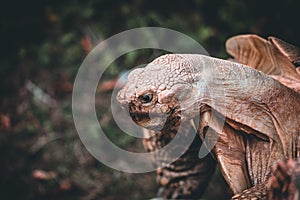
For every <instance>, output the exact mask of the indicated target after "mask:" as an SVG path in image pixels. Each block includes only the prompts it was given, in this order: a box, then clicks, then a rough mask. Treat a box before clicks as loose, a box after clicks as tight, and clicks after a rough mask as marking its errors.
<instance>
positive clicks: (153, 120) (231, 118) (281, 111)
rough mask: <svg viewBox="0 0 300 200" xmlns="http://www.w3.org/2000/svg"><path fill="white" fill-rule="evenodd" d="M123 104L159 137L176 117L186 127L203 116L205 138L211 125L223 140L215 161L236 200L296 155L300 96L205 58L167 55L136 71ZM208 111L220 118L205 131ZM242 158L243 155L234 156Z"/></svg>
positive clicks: (270, 80) (243, 68) (262, 77)
mask: <svg viewBox="0 0 300 200" xmlns="http://www.w3.org/2000/svg"><path fill="white" fill-rule="evenodd" d="M118 100H119V102H120V103H121V104H122V105H123V107H124V108H126V109H128V110H129V112H130V115H131V117H132V119H133V120H134V121H135V122H136V123H137V124H138V125H140V126H142V127H144V128H147V129H151V130H154V131H159V130H160V129H164V127H166V126H167V127H168V126H172V125H171V124H167V123H165V121H167V122H168V119H170V118H172V117H174V116H177V117H179V118H180V121H181V122H183V123H185V122H187V121H190V120H192V119H195V118H196V117H197V116H198V115H199V114H200V122H199V129H198V132H199V134H200V137H201V138H204V136H205V135H207V136H208V135H210V134H211V132H207V131H206V130H207V129H206V128H205V127H211V123H212V132H213V133H218V134H220V135H219V136H220V137H219V139H218V140H217V144H216V146H215V148H214V154H215V155H216V157H217V160H218V163H219V165H220V166H221V169H222V173H223V175H224V177H225V179H226V180H227V182H228V183H229V185H230V187H231V189H232V190H233V192H234V193H235V194H236V193H240V192H242V191H243V190H245V189H249V187H253V188H254V189H255V188H256V187H258V186H259V185H261V184H264V183H265V182H266V181H267V179H268V178H269V177H270V175H271V172H272V166H273V165H274V164H275V163H276V162H278V160H282V159H285V158H290V157H292V155H295V152H296V151H297V149H295V146H294V145H293V144H294V143H295V142H294V141H295V140H296V138H297V137H298V136H299V134H300V117H299V113H300V95H299V94H298V93H297V92H295V91H293V90H291V89H289V88H287V87H285V86H283V85H282V84H280V83H279V82H277V81H275V80H274V79H273V78H271V77H269V76H267V75H265V74H263V73H261V72H258V71H256V70H254V69H252V68H250V67H247V66H245V65H241V64H237V63H233V62H229V61H224V60H220V59H216V58H211V57H207V56H203V55H192V54H172V55H171V54H169V55H164V56H161V57H159V58H157V59H155V60H154V61H153V62H152V63H150V64H149V65H147V66H146V67H145V68H142V69H136V70H133V71H132V72H131V73H130V75H129V77H128V83H127V84H126V86H125V87H124V88H123V89H122V90H121V91H120V92H119V94H118ZM283 105H284V106H283ZM205 108H208V109H205ZM210 109H211V110H212V111H215V112H216V113H217V115H216V116H215V115H212V117H211V118H209V119H208V121H207V124H206V123H205V122H203V116H205V115H204V114H205V113H209V112H211V111H210ZM219 116H221V118H222V117H225V125H224V127H225V129H222V128H221V129H220V128H219V126H220V124H222V121H218V120H219ZM201 120H202V121H201ZM226 127H227V128H226ZM162 132H163V131H162ZM163 133H164V132H163ZM167 134H168V133H167ZM235 134H237V135H240V136H237V137H235V136H234V135H235ZM232 138H233V140H232ZM237 143H238V145H237ZM239 150H240V151H241V152H244V153H242V154H240V155H239V156H235V152H237V151H239ZM230 155H232V156H231V157H232V160H230V159H229V158H230ZM239 179H240V180H243V181H244V183H243V184H240V183H239V182H238V181H236V180H239ZM250 190H251V189H250ZM263 193H265V192H263ZM262 197H263V198H265V196H264V195H262Z"/></svg>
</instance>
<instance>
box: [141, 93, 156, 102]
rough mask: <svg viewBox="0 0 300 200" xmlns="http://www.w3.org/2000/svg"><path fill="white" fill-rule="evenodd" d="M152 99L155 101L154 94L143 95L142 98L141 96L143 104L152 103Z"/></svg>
mask: <svg viewBox="0 0 300 200" xmlns="http://www.w3.org/2000/svg"><path fill="white" fill-rule="evenodd" d="M152 99H153V94H150V93H146V94H142V95H141V96H139V100H140V101H141V102H142V103H149V102H151V101H152Z"/></svg>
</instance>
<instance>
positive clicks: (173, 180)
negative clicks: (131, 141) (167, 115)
mask: <svg viewBox="0 0 300 200" xmlns="http://www.w3.org/2000/svg"><path fill="white" fill-rule="evenodd" d="M180 126H184V128H183V130H184V131H185V132H186V133H185V134H191V133H190V132H191V130H192V129H193V128H194V127H193V126H192V124H191V122H183V123H181V124H180ZM177 127H178V126H175V125H174V126H169V128H168V129H163V130H162V131H160V132H158V133H156V134H155V135H154V132H153V131H149V130H146V129H145V132H144V133H145V134H151V135H153V136H152V137H150V138H145V139H144V147H145V149H146V150H147V151H155V150H157V149H160V148H163V147H164V146H165V145H167V144H168V143H169V142H170V141H171V140H172V139H173V138H174V136H175V135H176V133H177V130H178V128H177ZM192 134H194V133H192ZM201 145H202V142H201V140H200V138H199V136H196V137H195V139H194V141H193V143H192V144H191V145H190V147H189V148H188V149H187V150H186V151H185V152H184V154H183V155H182V156H180V158H179V159H177V160H176V161H174V162H172V163H168V159H169V157H168V156H169V155H168V154H164V155H159V156H157V157H155V158H153V161H154V164H155V163H158V162H160V163H163V164H164V167H158V168H157V183H158V185H159V186H160V189H159V191H158V196H159V197H161V198H163V199H198V198H200V197H201V196H202V194H203V193H204V191H205V189H206V187H207V185H208V182H209V180H210V178H211V176H212V174H213V173H214V170H215V166H216V162H215V160H214V159H213V158H212V156H211V155H208V156H206V157H205V158H203V159H200V158H199V156H198V154H199V149H200V147H201ZM175 148H182V147H175Z"/></svg>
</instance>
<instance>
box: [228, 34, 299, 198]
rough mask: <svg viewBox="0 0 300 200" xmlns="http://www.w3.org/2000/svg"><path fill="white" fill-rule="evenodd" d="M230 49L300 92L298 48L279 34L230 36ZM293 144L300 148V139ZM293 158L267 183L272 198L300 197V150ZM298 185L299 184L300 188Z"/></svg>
mask: <svg viewBox="0 0 300 200" xmlns="http://www.w3.org/2000/svg"><path fill="white" fill-rule="evenodd" d="M226 49H227V51H228V52H229V54H231V55H232V56H233V57H234V60H235V61H236V62H239V63H243V64H246V65H248V66H250V67H252V68H254V69H257V70H260V71H262V72H264V73H266V74H269V75H271V76H272V77H273V78H274V79H276V80H278V81H279V82H281V83H282V84H284V85H286V86H287V87H289V88H291V89H293V90H295V91H297V92H299V91H300V78H299V77H300V76H299V75H300V67H299V66H300V49H299V48H298V47H296V46H294V45H292V44H289V43H287V42H284V41H282V40H280V39H278V38H276V37H268V40H265V39H263V38H261V37H259V36H257V35H251V34H248V35H238V36H234V37H232V38H229V39H228V40H227V42H226ZM293 146H294V147H295V148H296V149H299V138H298V139H296V140H294V141H293ZM291 157H292V158H297V159H296V160H292V159H289V160H288V161H287V162H286V161H281V162H279V163H278V164H277V165H275V167H274V168H275V170H274V173H273V174H272V177H271V178H270V179H269V180H268V183H267V186H268V199H299V189H300V188H299V185H300V181H299V178H297V177H299V173H300V164H299V163H300V159H299V152H298V151H292V156H291ZM295 177H296V178H295ZM295 185H298V188H297V187H295ZM254 192H255V191H254ZM238 196H241V195H238Z"/></svg>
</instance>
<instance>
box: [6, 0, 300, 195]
mask: <svg viewBox="0 0 300 200" xmlns="http://www.w3.org/2000/svg"><path fill="white" fill-rule="evenodd" d="M299 7H300V2H299V1H296V0H294V1H292V0H285V1H279V0H274V1H261V0H252V1H249V0H248V1H243V2H242V1H240V0H225V1H217V0H191V1H180V0H173V1H166V0H160V1H157V0H153V1H138V0H127V1H124V0H122V1H121V0H115V1H113V0H90V1H79V0H64V1H61V0H39V1H37V0H28V1H21V0H19V1H18V0H11V1H7V2H5V4H4V3H3V4H2V6H1V8H0V10H1V11H0V20H1V23H0V33H1V35H0V36H1V39H0V40H1V43H0V44H1V46H2V48H3V49H2V50H1V54H0V76H1V77H0V156H1V159H0V199H24V200H26V199H42V200H44V199H84V200H92V199H109V200H110V199H132V200H134V199H149V198H151V197H154V196H155V193H156V189H157V188H156V185H155V176H154V173H146V174H128V173H122V172H118V171H115V170H112V169H109V168H108V167H106V166H104V165H102V164H101V163H99V162H98V161H96V160H95V159H94V158H93V157H91V156H90V155H89V153H88V152H87V151H86V150H85V148H84V147H83V145H82V144H81V141H80V140H79V138H78V136H77V133H76V131H75V128H74V124H73V119H72V113H71V94H72V87H73V81H74V78H75V75H76V72H77V70H78V68H79V66H80V64H81V62H82V61H83V59H84V58H85V56H86V55H87V54H88V52H89V51H90V50H91V49H92V48H93V47H94V46H95V45H96V44H97V43H98V42H101V41H102V40H105V39H106V38H108V37H110V36H112V35H114V34H117V33H119V32H121V31H125V30H128V29H131V28H137V27H144V26H157V27H164V28H170V29H174V30H177V31H180V32H182V33H184V34H187V35H188V36H190V37H192V38H194V39H195V40H196V41H198V42H199V43H200V44H202V46H203V47H204V48H205V49H206V50H207V51H208V52H209V53H210V55H212V56H216V57H221V58H227V54H226V52H225V49H224V44H225V41H226V39H227V38H229V37H230V36H233V35H237V34H242V33H256V34H258V35H261V36H263V37H267V36H270V35H272V36H277V37H279V38H281V39H283V40H285V41H287V42H289V43H292V44H295V45H296V46H299V44H300V37H298V35H299V30H300V27H299V22H298V20H299ZM147 55H151V54H149V52H146V53H145V52H143V53H139V52H135V53H131V54H128V55H124V56H123V57H122V58H120V59H119V60H118V61H117V63H116V64H115V65H118V67H114V66H113V65H112V66H111V67H110V68H109V70H108V71H107V76H106V77H107V82H106V83H105V84H103V85H102V86H99V93H101V95H97V96H96V104H97V105H96V107H97V108H98V109H97V110H98V112H99V113H101V116H102V117H101V119H99V121H100V122H101V124H102V125H103V126H104V129H105V131H106V133H109V137H110V138H111V140H113V141H114V142H115V143H116V144H117V145H119V146H121V147H123V148H128V149H141V141H139V140H135V139H134V138H132V137H129V136H126V135H124V134H120V133H119V130H118V129H117V128H116V126H115V124H114V122H113V120H112V116H111V113H110V110H109V109H108V108H107V107H103V105H108V104H109V101H110V92H111V86H112V85H113V83H114V82H113V81H114V78H115V77H116V76H117V75H118V74H119V73H120V70H125V69H129V68H130V66H136V65H137V64H139V63H141V61H143V62H149V61H150V60H151V59H153V55H152V57H151V56H150V57H151V59H150V57H147ZM101 105H102V107H101ZM228 193H229V192H228V189H227V186H226V185H225V183H224V181H223V180H222V178H220V176H219V175H218V172H217V173H216V176H215V177H214V179H213V181H212V182H211V183H210V185H209V187H208V192H207V194H206V195H205V197H204V198H206V199H227V198H228Z"/></svg>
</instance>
